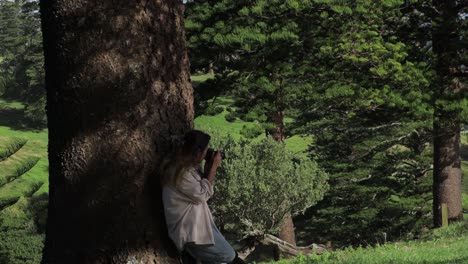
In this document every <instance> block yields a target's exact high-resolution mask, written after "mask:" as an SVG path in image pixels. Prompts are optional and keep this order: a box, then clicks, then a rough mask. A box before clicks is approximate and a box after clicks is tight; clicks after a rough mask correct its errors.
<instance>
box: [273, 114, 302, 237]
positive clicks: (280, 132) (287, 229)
mask: <svg viewBox="0 0 468 264" xmlns="http://www.w3.org/2000/svg"><path fill="white" fill-rule="evenodd" d="M270 121H271V122H272V123H273V124H274V127H273V128H272V129H271V130H270V131H269V135H270V136H271V137H272V138H273V139H274V140H275V141H278V142H284V139H285V138H286V136H285V132H284V113H283V111H275V112H273V113H272V114H271V115H270ZM278 236H279V238H280V239H281V240H284V241H286V242H288V243H290V244H292V245H296V235H295V234H294V222H293V219H292V216H291V214H288V215H287V216H286V217H285V218H284V219H283V222H282V223H281V226H280V232H279V235H278Z"/></svg>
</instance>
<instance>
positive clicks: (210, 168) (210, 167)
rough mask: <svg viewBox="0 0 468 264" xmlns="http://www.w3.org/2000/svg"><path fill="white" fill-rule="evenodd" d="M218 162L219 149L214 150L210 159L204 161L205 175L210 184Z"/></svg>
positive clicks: (213, 178) (219, 159) (219, 161)
mask: <svg viewBox="0 0 468 264" xmlns="http://www.w3.org/2000/svg"><path fill="white" fill-rule="evenodd" d="M220 163H221V153H220V152H219V151H216V153H215V155H213V157H212V158H211V160H209V161H207V162H206V163H205V170H204V172H205V177H206V179H207V180H208V181H209V182H210V183H211V184H212V185H213V184H214V180H215V175H216V170H217V169H218V167H219V164H220Z"/></svg>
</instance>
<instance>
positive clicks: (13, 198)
mask: <svg viewBox="0 0 468 264" xmlns="http://www.w3.org/2000/svg"><path fill="white" fill-rule="evenodd" d="M23 107H24V106H23V104H21V103H20V102H11V101H5V100H0V152H3V150H4V149H5V148H9V147H10V148H11V146H12V143H13V142H14V141H15V140H18V139H20V140H21V139H22V140H27V141H26V144H24V145H23V146H22V147H21V148H12V149H14V150H15V151H14V152H12V153H11V155H9V156H8V157H7V158H6V159H5V160H3V161H1V162H0V182H1V183H2V184H1V185H0V262H1V263H9V264H16V263H21V264H27V263H39V262H40V258H41V254H42V252H41V250H42V245H43V240H44V227H45V216H46V211H47V199H48V191H49V185H48V174H49V163H48V159H47V140H48V137H47V130H45V129H43V130H38V129H32V128H29V127H28V126H27V122H25V120H24V118H23Z"/></svg>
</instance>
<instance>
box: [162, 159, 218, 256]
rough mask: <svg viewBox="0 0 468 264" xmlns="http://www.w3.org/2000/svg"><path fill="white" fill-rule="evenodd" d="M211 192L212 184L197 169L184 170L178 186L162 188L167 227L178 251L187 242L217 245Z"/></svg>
mask: <svg viewBox="0 0 468 264" xmlns="http://www.w3.org/2000/svg"><path fill="white" fill-rule="evenodd" d="M212 195H213V186H212V185H211V183H210V182H209V181H208V180H207V179H204V178H202V177H201V176H200V173H199V172H198V171H197V170H196V169H195V168H191V169H189V170H188V171H187V172H186V173H185V175H184V176H183V178H182V180H181V182H180V184H179V185H178V186H177V188H175V187H172V186H167V185H166V186H164V187H163V203H164V213H165V216H166V224H167V229H168V232H169V237H170V238H171V239H172V241H174V243H175V244H176V246H177V248H178V250H179V251H182V250H183V248H184V245H185V244H186V243H195V244H199V245H210V244H211V245H212V244H214V238H213V230H212V225H214V222H213V217H212V215H211V211H210V209H209V208H208V204H207V201H208V199H209V198H210V197H211V196H212Z"/></svg>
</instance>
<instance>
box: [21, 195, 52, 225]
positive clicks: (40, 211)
mask: <svg viewBox="0 0 468 264" xmlns="http://www.w3.org/2000/svg"><path fill="white" fill-rule="evenodd" d="M48 202H49V195H48V194H47V193H43V194H40V195H37V196H32V197H31V198H29V203H28V206H27V208H26V209H27V211H28V212H29V213H30V214H31V216H32V219H33V221H34V223H35V224H36V228H37V233H38V234H43V233H45V227H46V220H47V204H48Z"/></svg>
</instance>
